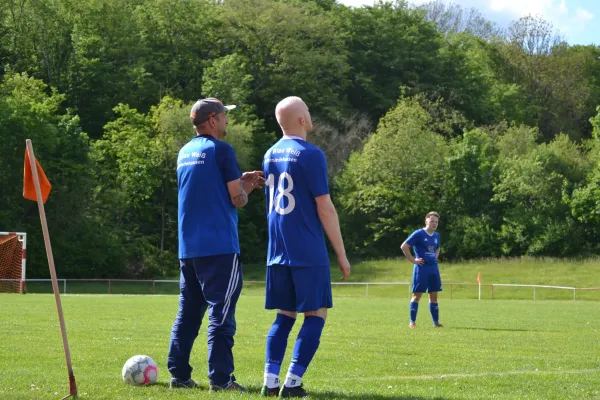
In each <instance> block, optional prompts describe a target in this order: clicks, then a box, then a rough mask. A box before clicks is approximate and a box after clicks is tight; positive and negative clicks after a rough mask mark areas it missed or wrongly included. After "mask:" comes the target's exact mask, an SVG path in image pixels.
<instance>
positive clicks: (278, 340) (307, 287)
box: [261, 97, 350, 397]
mask: <svg viewBox="0 0 600 400" xmlns="http://www.w3.org/2000/svg"><path fill="white" fill-rule="evenodd" d="M275 116H276V117H277V122H278V123H279V125H280V126H281V129H282V131H283V137H282V138H281V140H279V141H278V142H277V143H276V144H275V145H274V146H273V147H271V148H270V149H269V150H268V151H267V153H266V154H265V158H264V160H263V172H264V176H265V179H266V185H267V186H266V187H265V193H266V196H267V220H268V229H269V246H268V253H267V287H266V300H265V308H266V309H269V310H273V309H277V317H276V319H275V322H274V323H273V325H272V326H271V329H270V330H269V333H268V335H267V343H266V357H265V358H266V359H265V371H264V386H263V389H262V392H261V393H262V395H264V396H277V394H279V396H280V397H304V396H306V391H305V390H304V389H303V387H302V376H303V375H304V372H305V371H306V369H307V367H308V365H309V363H310V362H311V360H312V358H313V356H314V355H315V353H316V351H317V348H318V347H319V343H320V337H321V333H322V331H323V326H324V325H325V320H326V318H327V309H328V308H331V307H332V306H333V302H332V295H331V272H330V269H329V257H328V254H327V248H326V245H325V238H324V235H323V230H325V233H326V234H327V237H328V238H329V240H330V242H331V244H332V246H333V249H334V250H335V253H336V255H337V261H338V264H339V267H340V271H341V272H342V274H343V275H342V280H344V279H346V278H347V277H348V275H350V263H349V262H348V259H347V257H346V252H345V250H344V242H343V240H342V235H341V233H340V226H339V221H338V216H337V212H336V210H335V207H334V205H333V203H332V202H331V198H330V197H329V187H328V182H327V163H326V161H325V155H324V154H323V152H322V151H321V150H320V149H319V148H318V147H316V146H314V145H312V144H310V143H307V142H306V141H305V140H306V135H307V133H308V132H311V131H312V120H311V117H310V113H309V111H308V107H307V106H306V104H305V103H304V101H302V99H300V98H298V97H288V98H285V99H284V100H282V101H281V102H280V103H279V104H278V105H277V108H276V110H275ZM298 312H301V313H304V322H303V324H302V328H301V329H300V332H299V333H298V338H297V339H296V344H295V346H294V353H293V356H292V360H291V363H290V366H289V369H288V372H287V376H286V380H285V383H284V385H283V388H281V393H279V392H280V390H279V389H280V384H279V371H280V368H281V363H282V360H283V357H284V354H285V350H286V347H287V341H288V336H289V334H290V331H291V329H292V327H293V325H294V322H295V321H296V315H297V313H298Z"/></svg>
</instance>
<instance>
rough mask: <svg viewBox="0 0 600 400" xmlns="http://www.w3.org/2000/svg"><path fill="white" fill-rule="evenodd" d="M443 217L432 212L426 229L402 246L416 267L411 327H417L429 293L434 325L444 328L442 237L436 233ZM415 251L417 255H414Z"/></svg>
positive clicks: (426, 218) (411, 236) (414, 234)
mask: <svg viewBox="0 0 600 400" xmlns="http://www.w3.org/2000/svg"><path fill="white" fill-rule="evenodd" d="M439 218H440V216H439V214H438V213H436V212H435V211H432V212H430V213H428V214H427V216H426V217H425V228H421V229H418V230H416V231H414V232H413V233H412V235H410V236H409V237H408V239H406V240H405V241H404V243H402V246H401V249H402V252H403V253H404V255H405V256H406V258H407V259H408V260H409V261H410V262H411V263H413V264H414V268H413V286H412V292H413V297H412V299H411V301H410V327H411V328H415V327H416V321H417V311H418V310H419V300H421V296H422V295H423V293H424V292H427V293H428V294H429V311H430V312H431V318H432V320H433V326H434V327H436V328H442V327H443V325H442V324H440V322H439V307H438V296H437V294H438V292H441V291H442V279H441V277H440V270H439V267H438V262H437V260H438V257H439V255H440V235H439V233H437V232H436V229H437V227H438V221H439ZM411 246H412V248H413V251H414V253H415V256H414V257H413V255H412V254H411V252H410V248H411Z"/></svg>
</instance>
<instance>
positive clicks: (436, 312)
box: [429, 303, 440, 324]
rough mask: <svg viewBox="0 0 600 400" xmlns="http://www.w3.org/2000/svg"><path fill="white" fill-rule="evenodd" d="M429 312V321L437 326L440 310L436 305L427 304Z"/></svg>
mask: <svg viewBox="0 0 600 400" xmlns="http://www.w3.org/2000/svg"><path fill="white" fill-rule="evenodd" d="M429 311H431V319H433V323H434V324H437V323H438V321H439V319H440V309H439V307H438V303H429Z"/></svg>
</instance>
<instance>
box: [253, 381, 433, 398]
mask: <svg viewBox="0 0 600 400" xmlns="http://www.w3.org/2000/svg"><path fill="white" fill-rule="evenodd" d="M246 388H247V389H248V395H250V396H253V395H259V394H260V390H261V388H262V386H255V385H249V386H246ZM306 391H307V392H308V399H318V400H332V399H339V400H359V399H360V400H363V399H366V400H443V399H444V398H443V397H415V396H399V395H394V394H391V393H390V394H389V395H383V394H369V393H364V392H360V393H339V392H335V391H322V390H317V389H315V390H313V389H311V388H310V387H308V386H307V387H306Z"/></svg>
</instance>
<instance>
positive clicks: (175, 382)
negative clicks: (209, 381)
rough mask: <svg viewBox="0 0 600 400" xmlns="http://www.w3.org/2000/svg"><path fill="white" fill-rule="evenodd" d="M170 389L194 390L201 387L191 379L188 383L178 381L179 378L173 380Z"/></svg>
mask: <svg viewBox="0 0 600 400" xmlns="http://www.w3.org/2000/svg"><path fill="white" fill-rule="evenodd" d="M169 387H170V388H171V389H175V388H188V389H193V388H197V387H200V385H198V384H197V383H196V382H194V381H193V380H192V379H191V378H190V379H188V380H187V381H182V380H181V379H178V378H171V383H170V384H169Z"/></svg>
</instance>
